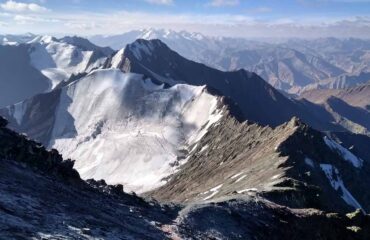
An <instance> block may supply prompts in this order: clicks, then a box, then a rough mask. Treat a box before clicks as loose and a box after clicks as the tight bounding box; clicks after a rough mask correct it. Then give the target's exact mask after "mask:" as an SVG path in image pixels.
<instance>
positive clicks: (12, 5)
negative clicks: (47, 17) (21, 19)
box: [0, 0, 48, 12]
mask: <svg viewBox="0 0 370 240" xmlns="http://www.w3.org/2000/svg"><path fill="white" fill-rule="evenodd" d="M0 8H2V9H3V10H5V11H8V12H47V11H48V9H47V8H45V7H43V6H41V5H39V4H36V3H23V2H16V1H13V0H9V1H7V2H5V3H2V4H0Z"/></svg>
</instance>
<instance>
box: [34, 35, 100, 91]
mask: <svg viewBox="0 0 370 240" xmlns="http://www.w3.org/2000/svg"><path fill="white" fill-rule="evenodd" d="M29 44H31V46H32V47H31V49H30V58H31V64H32V65H33V66H34V67H35V68H36V69H38V70H40V71H41V73H42V74H43V75H44V76H46V77H47V78H49V79H50V80H51V83H50V89H53V88H54V87H55V86H56V85H58V84H59V83H60V82H62V81H64V80H67V79H68V78H69V77H70V76H71V75H72V74H78V73H82V72H89V71H91V69H93V68H96V67H100V66H101V65H102V64H103V63H104V61H105V59H106V57H105V56H99V57H96V56H94V51H93V50H87V49H86V50H85V49H82V48H81V47H78V46H76V45H73V44H70V43H68V42H65V41H63V39H56V38H53V37H51V36H38V37H36V38H35V39H33V40H32V41H30V42H29Z"/></svg>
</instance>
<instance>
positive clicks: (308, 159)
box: [304, 157, 315, 168]
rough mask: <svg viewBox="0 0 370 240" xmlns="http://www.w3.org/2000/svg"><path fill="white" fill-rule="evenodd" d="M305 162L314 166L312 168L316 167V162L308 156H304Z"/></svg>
mask: <svg viewBox="0 0 370 240" xmlns="http://www.w3.org/2000/svg"><path fill="white" fill-rule="evenodd" d="M304 163H305V164H307V165H308V166H310V167H312V168H314V167H315V164H314V163H313V160H312V159H310V158H308V157H305V158H304Z"/></svg>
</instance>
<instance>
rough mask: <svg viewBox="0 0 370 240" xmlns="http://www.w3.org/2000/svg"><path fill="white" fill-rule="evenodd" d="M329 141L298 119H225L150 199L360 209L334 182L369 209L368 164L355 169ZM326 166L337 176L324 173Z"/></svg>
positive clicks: (329, 209) (193, 150)
mask: <svg viewBox="0 0 370 240" xmlns="http://www.w3.org/2000/svg"><path fill="white" fill-rule="evenodd" d="M331 141H332V140H330V139H329V138H328V137H326V136H325V135H323V134H322V133H320V132H318V131H315V130H313V129H312V128H310V127H309V126H308V125H306V124H304V123H302V122H301V121H300V120H298V119H297V118H293V119H292V120H291V121H290V122H288V123H286V124H283V125H281V126H279V127H277V128H275V129H272V128H270V127H262V126H259V125H257V124H253V123H250V122H244V123H242V124H240V123H239V122H238V121H237V120H235V119H234V118H233V117H231V116H225V117H224V118H222V119H221V120H220V121H219V122H218V124H217V125H215V126H213V127H211V128H210V129H209V131H208V132H207V134H206V135H205V136H204V138H203V139H202V140H201V141H200V142H199V143H198V144H197V145H196V146H193V149H192V151H191V152H190V155H189V157H188V161H187V162H186V163H185V164H184V165H182V166H181V167H180V169H179V171H178V172H177V173H176V174H174V175H172V176H170V177H169V178H168V179H167V180H168V182H167V183H166V185H164V186H163V187H161V188H159V189H157V190H155V191H153V192H151V193H149V195H151V196H153V197H155V198H157V199H160V200H163V201H166V200H167V201H169V200H171V201H179V202H198V201H208V200H211V199H218V198H222V197H225V196H235V195H241V194H248V195H259V196H263V197H265V198H268V199H270V200H272V201H274V202H276V203H279V204H282V205H285V206H290V207H293V208H317V209H322V210H326V211H336V212H348V211H351V210H353V209H355V208H356V207H358V206H357V205H354V204H353V203H351V202H350V201H347V200H348V199H346V200H344V198H346V197H345V196H344V195H345V194H344V193H343V192H342V191H343V190H344V191H347V189H345V188H343V189H339V188H338V186H336V185H335V184H334V183H333V179H334V180H338V181H339V182H340V181H342V183H343V182H344V185H345V186H346V187H348V189H350V190H348V191H349V192H351V193H352V194H353V196H352V195H351V196H348V197H349V198H351V197H353V198H355V199H357V200H358V201H359V202H360V203H361V204H362V208H363V209H364V210H365V211H369V210H370V205H369V203H370V195H369V194H367V193H364V191H363V189H366V185H367V184H369V181H370V179H369V177H368V173H369V172H370V171H369V165H368V163H367V162H363V160H360V159H359V158H356V159H358V161H361V166H358V165H356V166H354V165H353V164H354V163H353V162H351V161H349V160H348V159H347V160H346V159H345V158H346V155H345V154H348V155H349V154H350V153H349V152H345V153H344V152H338V151H337V150H336V149H331V148H330V146H329V145H330V144H334V143H332V142H331ZM336 147H338V148H340V145H339V146H337V145H336ZM343 151H345V150H343ZM354 161H355V160H354ZM359 164H360V163H359ZM329 166H332V167H333V169H336V170H333V171H337V172H338V174H337V175H338V176H334V175H335V174H334V175H333V176H331V175H330V174H329V175H330V176H328V175H327V174H328V173H327V172H325V171H326V170H325V167H329ZM329 168H330V169H331V167H329ZM330 173H331V172H330ZM337 177H338V179H337ZM328 178H329V179H328ZM339 178H340V179H339ZM334 182H335V181H334ZM333 184H334V185H333Z"/></svg>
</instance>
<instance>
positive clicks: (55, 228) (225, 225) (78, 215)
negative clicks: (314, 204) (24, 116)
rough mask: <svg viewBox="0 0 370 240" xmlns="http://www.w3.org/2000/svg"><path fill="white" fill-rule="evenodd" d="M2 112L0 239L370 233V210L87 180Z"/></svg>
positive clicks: (303, 236) (302, 236)
mask: <svg viewBox="0 0 370 240" xmlns="http://www.w3.org/2000/svg"><path fill="white" fill-rule="evenodd" d="M5 125H6V121H5V120H4V119H2V118H1V117H0V193H1V194H0V238H4V239H367V238H368V237H369V226H370V218H369V216H365V215H362V214H361V213H360V212H356V213H353V214H351V215H348V216H345V215H339V214H327V213H324V212H320V211H317V210H312V209H302V210H292V209H289V208H286V207H282V206H279V205H276V204H274V203H272V202H269V201H267V200H264V199H261V198H260V197H252V196H240V197H239V198H237V199H230V198H225V199H223V200H222V201H219V202H216V203H207V204H196V205H188V206H186V207H184V206H180V205H160V204H158V203H157V202H153V201H145V200H143V199H142V198H139V197H137V196H135V195H129V194H126V193H124V192H123V191H122V186H121V185H117V186H109V185H106V184H105V183H104V181H95V180H88V181H86V182H85V181H83V180H81V179H80V178H79V175H78V173H77V172H76V171H75V170H74V169H73V162H72V161H70V160H68V161H63V160H62V158H61V156H60V155H59V154H58V153H57V152H56V151H55V150H53V151H47V150H45V149H44V148H43V147H42V146H40V145H39V144H38V143H36V142H34V141H31V140H28V139H26V137H25V136H23V135H19V134H17V133H15V132H13V131H11V130H9V129H7V128H6V127H5Z"/></svg>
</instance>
